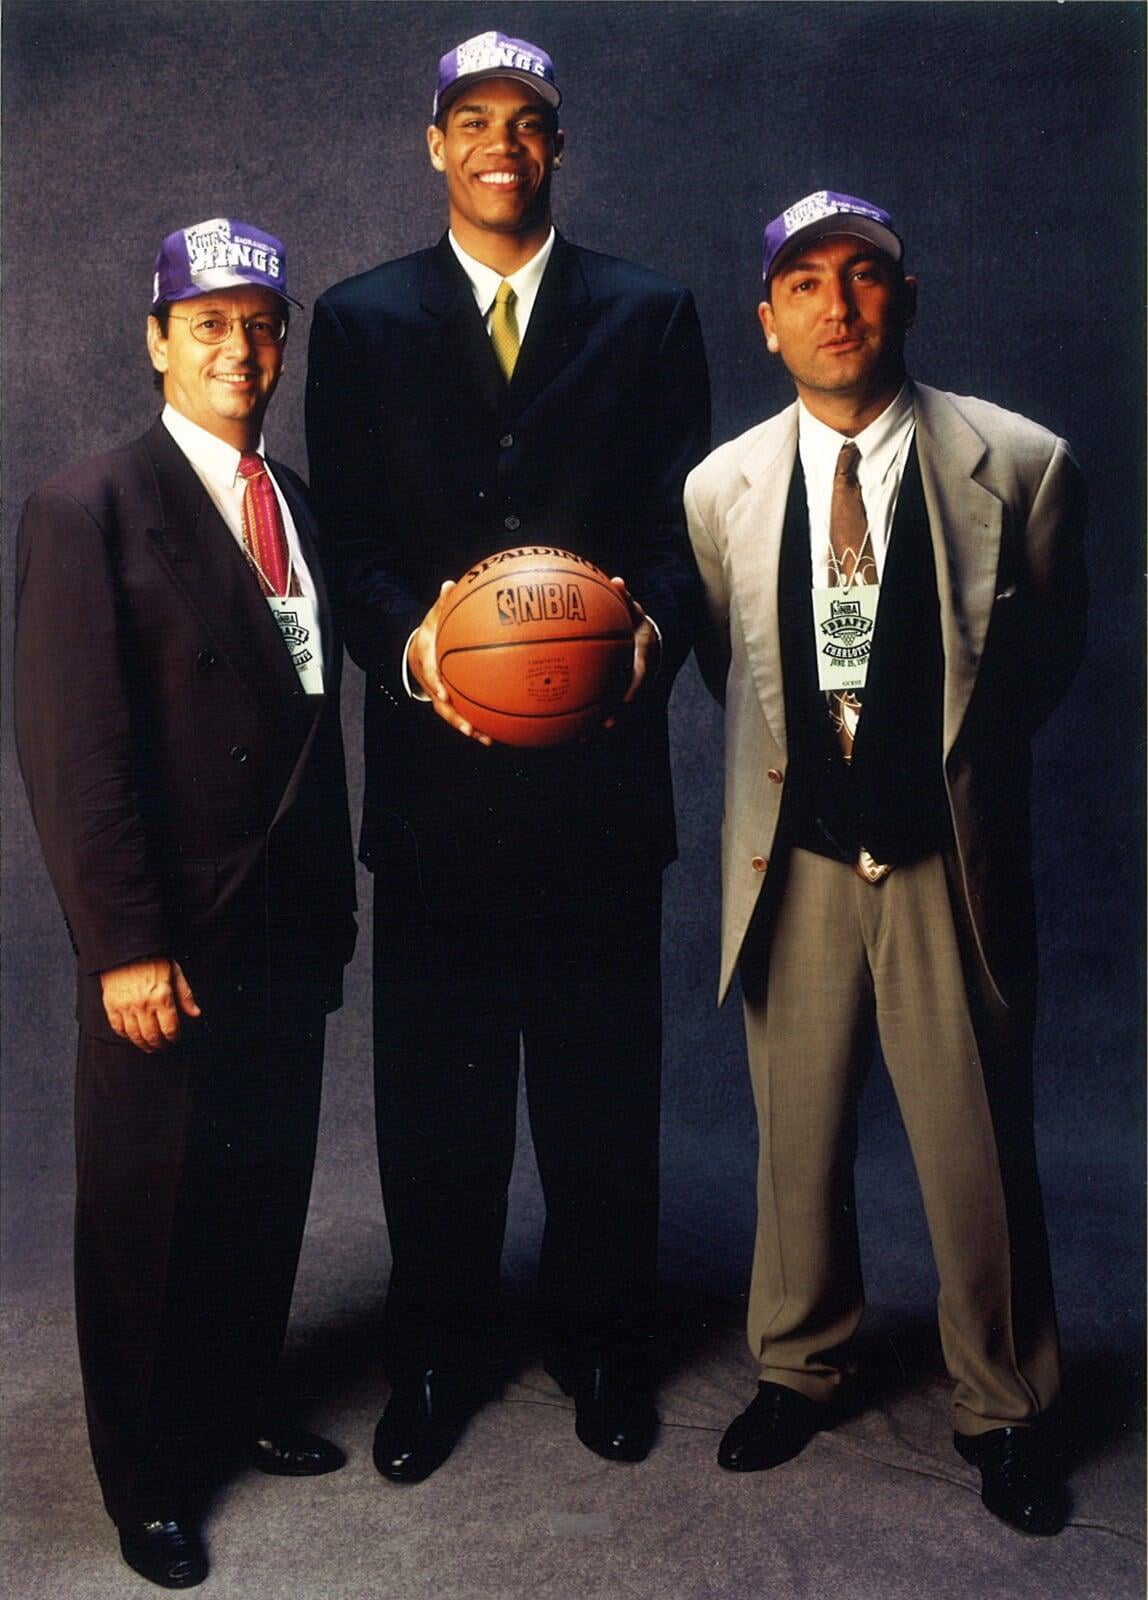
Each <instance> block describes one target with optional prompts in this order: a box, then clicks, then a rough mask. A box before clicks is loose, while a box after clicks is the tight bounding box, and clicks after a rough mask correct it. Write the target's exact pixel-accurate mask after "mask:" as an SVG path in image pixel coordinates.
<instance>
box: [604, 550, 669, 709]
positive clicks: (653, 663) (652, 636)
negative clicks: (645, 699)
mask: <svg viewBox="0 0 1148 1600" xmlns="http://www.w3.org/2000/svg"><path fill="white" fill-rule="evenodd" d="M610 582H611V583H612V584H613V586H614V588H615V589H617V591H618V593H619V594H620V595H621V596H622V598H623V600H624V601H625V602H626V604H627V606H628V607H629V609H630V615H631V616H632V617H633V619H634V670H633V673H632V675H631V677H630V687H629V688H628V689H627V690H626V692H625V694H624V695H623V696H622V704H623V705H626V706H628V705H629V704H630V701H631V700H632V699H633V698H634V696H635V695H636V694H637V692H638V690H639V689H640V688H641V687H642V685H643V684H644V683H645V682H646V681H647V680H649V682H651V683H652V682H653V681H654V679H655V678H656V677H657V675H658V668H659V667H660V666H661V661H662V641H661V637H660V636H659V634H658V630H657V629H656V628H655V627H654V625H653V623H652V622H651V621H650V619H649V618H648V617H647V616H646V613H645V612H644V611H643V610H642V608H641V606H640V605H639V604H638V602H637V601H636V600H635V599H634V597H633V595H632V594H631V593H630V591H629V589H628V588H627V587H626V580H625V578H611V579H610ZM613 723H614V718H613V717H611V718H610V721H609V722H608V723H607V724H606V726H607V727H612V726H613Z"/></svg>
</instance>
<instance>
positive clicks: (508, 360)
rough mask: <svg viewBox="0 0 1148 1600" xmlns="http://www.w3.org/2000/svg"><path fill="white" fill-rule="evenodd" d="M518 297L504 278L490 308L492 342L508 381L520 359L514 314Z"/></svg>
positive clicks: (503, 374)
mask: <svg viewBox="0 0 1148 1600" xmlns="http://www.w3.org/2000/svg"><path fill="white" fill-rule="evenodd" d="M517 299H518V296H517V295H516V294H515V292H514V290H513V289H512V288H511V287H510V285H509V283H507V281H506V279H505V278H503V280H502V282H501V283H500V284H499V286H498V293H497V294H496V295H495V297H494V305H493V306H492V307H491V309H490V343H491V346H492V348H493V350H494V354H495V358H496V360H497V361H498V364H499V366H500V367H501V368H502V376H503V377H504V378H505V379H506V381H507V383H509V382H510V379H511V377H512V375H513V373H514V364H515V362H516V361H517V360H518V318H517V317H516V316H515V315H514V302H515V301H516V300H517Z"/></svg>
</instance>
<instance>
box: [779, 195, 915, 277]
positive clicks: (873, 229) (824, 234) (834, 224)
mask: <svg viewBox="0 0 1148 1600" xmlns="http://www.w3.org/2000/svg"><path fill="white" fill-rule="evenodd" d="M842 234H844V235H845V237H846V238H847V239H864V240H865V241H866V243H867V244H873V245H876V246H877V249H878V250H880V252H881V254H882V255H886V256H888V257H889V258H890V260H892V261H897V262H899V261H900V260H901V257H902V256H903V255H904V253H905V248H904V246H903V245H902V243H901V241H900V239H898V237H897V235H896V234H895V233H894V232H893V230H892V229H891V228H886V227H885V226H884V224H883V223H880V222H877V221H876V220H875V219H874V218H872V217H859V216H857V215H856V214H855V213H853V212H849V211H839V212H838V213H837V214H836V216H832V217H819V218H818V219H817V221H816V222H809V223H806V225H805V227H804V228H798V230H797V232H796V233H795V234H794V235H793V237H792V238H791V239H787V240H786V241H785V243H784V245H782V247H781V249H780V250H779V251H778V252H777V254H776V255H775V256H774V258H773V260H772V261H771V262H770V264H769V273H768V275H767V277H766V282H767V283H768V282H769V279H770V278H772V277H773V275H774V273H775V272H777V271H778V270H779V268H781V267H783V266H784V265H785V263H786V262H787V261H788V260H789V258H790V257H791V256H792V255H793V253H794V252H795V251H796V250H800V249H801V246H802V245H803V244H808V243H809V241H810V240H811V239H827V238H829V237H831V236H833V237H836V236H840V235H842Z"/></svg>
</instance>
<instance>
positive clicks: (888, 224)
mask: <svg viewBox="0 0 1148 1600" xmlns="http://www.w3.org/2000/svg"><path fill="white" fill-rule="evenodd" d="M829 233H846V234H849V235H851V236H852V237H854V238H857V239H867V240H868V241H869V243H870V244H875V245H876V246H877V248H878V250H881V251H883V252H884V254H885V255H887V256H890V257H891V258H892V259H893V260H894V261H900V259H901V257H902V255H904V253H905V252H904V246H903V245H902V243H901V240H900V239H899V238H898V236H897V234H896V233H895V232H894V231H893V219H892V217H890V215H889V213H888V212H887V211H885V210H883V209H882V208H881V206H875V205H873V204H872V202H871V201H869V200H858V199H857V197H856V196H855V195H851V194H836V193H834V191H833V190H832V189H818V190H817V192H816V194H807V195H806V196H805V199H804V200H798V201H796V202H795V203H794V204H793V205H791V206H789V207H788V208H787V209H786V210H785V211H783V212H782V213H781V215H780V216H778V217H774V219H773V221H772V222H770V223H768V224H767V226H766V229H765V233H764V235H763V237H762V244H763V259H762V265H761V275H762V277H763V278H764V280H765V281H766V283H768V282H769V277H770V273H771V272H773V270H774V269H775V267H776V266H777V263H778V258H779V257H780V256H781V255H782V254H783V253H786V252H788V251H789V250H790V249H791V248H792V247H793V246H794V245H798V244H800V243H802V242H803V241H804V240H806V239H818V238H824V236H825V235H826V234H829Z"/></svg>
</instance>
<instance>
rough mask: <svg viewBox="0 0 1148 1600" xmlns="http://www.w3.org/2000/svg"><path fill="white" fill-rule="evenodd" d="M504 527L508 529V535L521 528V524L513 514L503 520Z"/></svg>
mask: <svg viewBox="0 0 1148 1600" xmlns="http://www.w3.org/2000/svg"><path fill="white" fill-rule="evenodd" d="M502 526H503V527H504V528H505V529H506V531H507V533H513V532H514V531H515V530H516V529H517V528H519V527H521V522H520V520H519V519H518V517H516V516H515V515H514V513H513V512H512V513H511V514H510V516H509V517H505V518H504V519H503V523H502Z"/></svg>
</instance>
